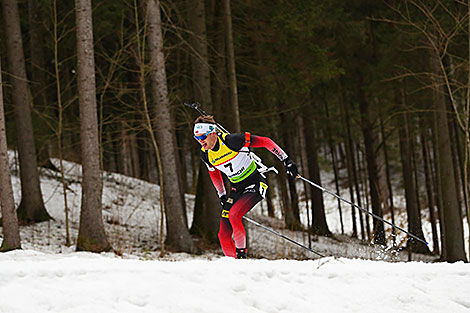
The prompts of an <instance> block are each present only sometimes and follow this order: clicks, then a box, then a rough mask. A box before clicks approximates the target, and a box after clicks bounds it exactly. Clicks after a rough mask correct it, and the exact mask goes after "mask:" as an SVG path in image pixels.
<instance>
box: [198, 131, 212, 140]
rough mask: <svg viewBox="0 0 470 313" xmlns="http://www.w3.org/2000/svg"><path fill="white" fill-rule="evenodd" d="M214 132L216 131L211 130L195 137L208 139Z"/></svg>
mask: <svg viewBox="0 0 470 313" xmlns="http://www.w3.org/2000/svg"><path fill="white" fill-rule="evenodd" d="M213 132H214V131H213V130H210V131H208V132H207V133H205V134H204V135H200V136H194V139H196V140H206V138H207V136H209V135H210V134H211V133H213Z"/></svg>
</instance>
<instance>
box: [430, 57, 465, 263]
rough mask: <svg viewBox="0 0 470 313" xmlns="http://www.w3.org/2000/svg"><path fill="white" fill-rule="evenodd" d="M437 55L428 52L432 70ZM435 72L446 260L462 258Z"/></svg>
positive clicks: (443, 114)
mask: <svg viewBox="0 0 470 313" xmlns="http://www.w3.org/2000/svg"><path fill="white" fill-rule="evenodd" d="M438 57H439V56H437V55H431V57H430V63H431V69H432V71H433V72H434V73H436V74H437V73H439V71H440V66H439V60H438ZM438 77H439V74H437V75H436V78H435V79H433V92H434V107H435V117H436V125H437V132H436V134H437V153H438V154H439V162H438V171H439V176H438V177H439V179H440V184H439V185H440V198H441V201H442V210H443V217H444V220H443V221H442V223H443V224H444V232H445V235H444V240H445V243H443V245H442V250H445V251H443V254H444V256H445V260H446V261H449V262H456V261H466V260H467V258H466V255H465V248H464V238H463V225H462V217H461V213H460V210H459V208H460V206H459V202H458V198H457V190H456V186H455V178H454V171H453V170H450V169H452V167H453V164H452V152H451V147H450V144H451V141H450V136H449V124H448V120H447V108H446V100H445V97H444V92H443V90H442V87H441V86H442V82H441V81H440V80H439V78H438Z"/></svg>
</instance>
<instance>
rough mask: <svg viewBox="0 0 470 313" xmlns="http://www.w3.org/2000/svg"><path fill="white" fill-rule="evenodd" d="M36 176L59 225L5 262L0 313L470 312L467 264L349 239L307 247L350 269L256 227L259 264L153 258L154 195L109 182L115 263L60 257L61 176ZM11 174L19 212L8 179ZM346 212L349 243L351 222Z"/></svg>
mask: <svg viewBox="0 0 470 313" xmlns="http://www.w3.org/2000/svg"><path fill="white" fill-rule="evenodd" d="M12 158H13V154H12ZM11 164H14V162H13V160H12V162H11ZM65 165H66V180H67V182H68V186H67V199H68V205H69V209H70V213H69V216H70V221H71V223H70V231H71V240H72V244H73V243H74V242H75V240H76V236H77V231H78V223H79V211H80V198H81V187H80V180H81V169H80V166H78V165H77V164H74V163H69V162H66V164H65ZM41 171H42V175H41V186H42V190H43V196H44V199H45V203H46V207H47V210H48V212H49V213H50V214H51V215H52V216H53V217H54V219H55V220H54V221H50V222H45V223H39V224H36V225H31V226H23V227H21V237H22V245H23V249H24V250H22V251H12V252H8V253H2V254H0V313H16V312H18V313H20V312H21V313H23V312H24V313H30V312H39V313H40V312H70V313H72V312H86V313H90V312H100V313H103V312H117V313H118V312H125V313H130V312H162V313H163V312H175V313H179V312H184V313H190V312H214V313H218V312H237V313H239V312H272V313H277V312H285V313H288V312H296V313H299V312H330V313H331V312H361V313H363V312H374V313H375V312H378V311H380V312H417V313H421V312H423V313H424V312H425V313H433V312H436V313H437V312H439V313H441V312H452V313H454V312H456V313H459V312H470V300H469V299H470V298H469V297H468V295H469V294H470V264H463V263H456V264H439V263H438V264H436V263H421V262H409V263H400V262H397V261H400V260H406V259H407V258H408V256H407V255H406V253H398V252H396V251H387V250H385V251H384V250H383V249H379V248H377V247H373V246H368V245H365V244H363V243H361V242H359V241H357V240H352V239H350V238H348V237H346V236H340V235H337V236H336V237H337V239H330V238H324V237H314V238H312V241H311V245H312V248H313V249H314V250H316V251H318V252H320V253H322V254H325V255H333V256H337V257H341V256H343V257H344V256H345V257H348V259H346V258H333V257H328V258H322V259H315V260H312V259H313V258H316V256H315V255H313V254H312V253H310V252H308V251H306V250H304V249H301V248H298V247H297V246H295V245H292V244H291V243H288V242H286V241H285V240H283V239H281V238H279V237H276V236H274V235H272V234H271V233H269V232H266V231H265V230H263V229H259V228H257V227H255V226H253V225H250V226H249V230H250V236H249V238H250V250H249V251H250V253H251V255H252V256H253V257H257V258H261V259H249V260H233V259H228V258H225V257H222V256H221V252H220V249H218V248H217V247H215V249H214V250H212V251H207V252H206V253H205V254H204V255H200V256H194V255H188V254H185V253H167V254H166V255H165V256H164V257H162V258H160V257H159V253H160V251H159V248H160V247H159V244H158V243H159V236H160V230H161V229H160V228H161V227H160V219H161V215H160V206H159V189H158V186H156V185H154V184H150V183H147V182H143V181H140V180H137V179H133V178H129V177H125V176H122V175H118V174H113V173H104V176H103V177H104V189H103V208H104V210H103V215H104V219H105V221H106V222H105V227H106V231H107V234H108V238H109V240H110V242H111V244H112V245H113V247H114V248H115V249H116V250H117V251H119V252H121V253H122V256H121V257H118V256H116V255H114V254H101V255H97V254H89V253H76V252H74V246H73V245H72V246H70V247H66V246H65V226H64V216H65V213H64V195H63V192H62V187H61V185H60V179H59V175H58V174H57V173H55V172H53V171H48V170H44V169H42V170H41ZM12 173H13V174H14V175H13V177H12V180H13V185H14V192H15V201H16V202H17V204H18V202H19V200H20V184H19V179H18V177H17V171H16V169H15V168H13V170H12ZM186 201H187V209H188V221H191V220H192V207H193V205H194V196H192V195H186ZM325 202H326V207H327V218H328V223H329V225H330V228H331V230H332V231H333V232H335V233H338V232H339V231H340V228H339V225H340V223H339V222H338V211H337V209H336V208H335V205H336V201H335V200H334V199H328V198H327V197H325ZM343 209H344V212H343V214H344V216H345V221H346V222H345V225H346V233H349V232H350V231H351V230H350V229H349V228H350V226H348V225H349V224H348V222H347V220H346V218H347V216H349V215H348V214H350V213H349V211H348V208H347V207H345V208H343ZM262 211H265V207H263V205H259V206H258V207H256V208H255V209H254V210H253V212H250V217H251V218H253V219H255V220H257V221H259V222H261V223H262V224H263V225H266V226H269V227H272V228H274V229H276V231H278V232H281V233H283V234H285V235H287V236H289V237H290V238H292V239H295V240H297V241H299V242H301V243H302V244H304V245H306V246H308V237H307V234H306V233H304V232H290V231H286V230H283V229H282V221H281V220H280V219H273V218H268V217H266V216H265V215H263V214H261V212H262ZM303 218H305V216H303ZM402 226H403V225H402ZM348 227H349V228H348ZM424 227H425V229H426V227H428V225H426V224H425V226H424ZM163 231H165V228H163ZM400 236H403V235H400ZM467 236H468V231H467ZM400 238H403V237H400ZM0 239H1V228H0ZM338 239H339V240H338ZM284 258H304V259H310V260H305V261H296V260H286V259H284ZM354 258H362V259H372V260H376V261H366V260H359V259H354ZM280 259H282V260H280ZM413 259H414V260H418V259H423V260H426V261H432V259H433V258H430V257H427V258H426V257H423V256H416V255H415V256H413ZM377 260H387V261H389V260H391V261H395V262H384V261H377Z"/></svg>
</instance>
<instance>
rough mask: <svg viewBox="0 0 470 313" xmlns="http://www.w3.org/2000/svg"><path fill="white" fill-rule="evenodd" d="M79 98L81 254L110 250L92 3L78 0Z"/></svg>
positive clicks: (78, 241)
mask: <svg viewBox="0 0 470 313" xmlns="http://www.w3.org/2000/svg"><path fill="white" fill-rule="evenodd" d="M75 14H76V15H75V18H76V24H77V61H78V64H77V68H78V80H77V83H78V91H79V95H78V97H79V98H78V99H79V104H80V137H81V149H82V173H83V181H82V206H81V212H80V228H79V231H78V238H77V251H91V252H102V251H110V250H111V245H110V244H109V242H108V239H107V238H106V233H105V231H104V225H103V215H102V212H101V210H102V208H101V196H102V188H103V186H102V180H101V170H100V151H99V139H98V114H97V107H96V85H95V59H94V50H93V24H92V14H91V0H75Z"/></svg>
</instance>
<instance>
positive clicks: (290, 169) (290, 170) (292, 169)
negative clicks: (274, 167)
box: [283, 158, 299, 177]
mask: <svg viewBox="0 0 470 313" xmlns="http://www.w3.org/2000/svg"><path fill="white" fill-rule="evenodd" d="M283 162H284V166H285V167H286V173H287V174H288V175H290V176H292V177H297V175H299V170H298V169H297V165H295V163H294V161H292V160H291V159H289V158H287V159H285V160H284V161H283Z"/></svg>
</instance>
